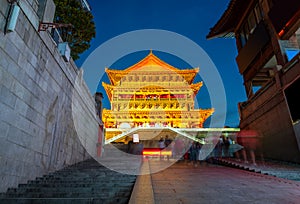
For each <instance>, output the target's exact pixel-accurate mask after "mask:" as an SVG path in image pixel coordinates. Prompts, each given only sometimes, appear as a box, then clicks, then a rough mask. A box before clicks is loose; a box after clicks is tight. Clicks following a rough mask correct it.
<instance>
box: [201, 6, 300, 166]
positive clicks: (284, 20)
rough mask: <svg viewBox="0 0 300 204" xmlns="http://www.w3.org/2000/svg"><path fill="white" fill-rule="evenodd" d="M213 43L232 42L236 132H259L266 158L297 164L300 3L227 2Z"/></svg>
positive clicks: (299, 144)
mask: <svg viewBox="0 0 300 204" xmlns="http://www.w3.org/2000/svg"><path fill="white" fill-rule="evenodd" d="M215 37H222V38H232V37H235V38H236V46H237V49H238V55H237V57H236V62H237V65H238V68H239V72H240V74H241V75H242V76H243V80H244V86H245V91H246V94H247V101H245V102H240V103H239V104H238V107H239V112H240V128H241V129H242V130H243V129H244V130H248V129H252V130H257V131H258V133H259V135H260V136H261V137H262V145H263V146H262V147H263V148H262V149H263V153H264V155H265V156H266V157H269V158H274V159H279V160H286V161H292V162H300V151H299V149H300V106H299V105H300V99H299V98H300V97H299V90H300V62H299V60H300V55H299V50H300V1H298V0H286V1H282V0H247V1H246V0H231V1H230V3H229V5H228V8H227V9H226V11H225V12H224V13H223V15H222V16H221V18H220V19H219V20H218V22H217V23H216V24H215V25H214V26H213V27H212V28H211V30H210V32H209V34H208V36H207V38H208V39H211V38H215Z"/></svg>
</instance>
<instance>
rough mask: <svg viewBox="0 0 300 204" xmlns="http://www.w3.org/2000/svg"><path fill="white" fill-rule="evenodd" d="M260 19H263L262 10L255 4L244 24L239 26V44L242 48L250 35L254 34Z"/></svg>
mask: <svg viewBox="0 0 300 204" xmlns="http://www.w3.org/2000/svg"><path fill="white" fill-rule="evenodd" d="M262 19H263V13H262V9H261V7H260V5H259V4H256V5H255V7H254V8H253V10H251V11H250V13H249V15H248V17H247V18H246V20H245V22H244V24H243V25H242V26H241V30H240V42H241V45H242V47H244V46H245V44H246V42H247V40H248V39H249V35H251V34H252V33H253V32H254V30H255V28H256V26H257V25H258V24H259V23H260V21H261V20H262Z"/></svg>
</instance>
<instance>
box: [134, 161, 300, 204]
mask: <svg viewBox="0 0 300 204" xmlns="http://www.w3.org/2000/svg"><path fill="white" fill-rule="evenodd" d="M162 162H167V161H162ZM143 165H149V168H150V169H151V168H155V166H156V165H159V161H150V162H149V163H147V162H144V164H143ZM146 185H148V186H151V187H152V189H153V191H147V192H143V191H139V187H138V186H135V190H136V192H138V193H139V197H140V198H143V197H144V198H146V197H147V196H148V197H149V195H146V194H147V193H149V192H150V193H153V199H152V200H147V199H144V200H142V199H140V200H136V199H134V195H132V198H131V200H130V201H131V202H130V203H145V201H147V203H157V204H165V203H166V204H169V203H188V204H190V203H197V204H198V203H204V204H205V203H213V204H215V203H222V204H224V203H225V204H226V203H243V204H244V203H264V204H265V203H272V204H273V203H275V204H277V203H280V204H282V203H284V204H285V203H295V204H296V203H299V201H300V183H299V182H296V181H290V180H286V179H282V178H276V177H274V176H269V175H264V174H260V173H255V172H249V171H244V170H240V169H235V168H228V167H224V166H217V165H213V164H207V163H204V164H202V165H200V166H197V167H194V166H193V165H189V164H187V163H184V162H179V163H176V164H174V165H172V166H171V167H169V168H167V169H165V170H163V171H160V172H158V173H154V174H151V175H150V177H149V179H148V182H146V183H144V184H143V183H142V182H140V183H139V186H140V187H142V186H146ZM143 193H145V195H144V196H143Z"/></svg>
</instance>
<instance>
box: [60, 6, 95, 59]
mask: <svg viewBox="0 0 300 204" xmlns="http://www.w3.org/2000/svg"><path fill="white" fill-rule="evenodd" d="M54 3H55V5H56V12H55V17H54V21H55V22H56V23H64V24H72V25H73V26H72V27H61V28H59V29H58V30H59V32H60V35H61V37H62V39H63V41H65V42H68V43H69V46H70V48H71V56H72V58H73V59H74V60H76V59H79V54H81V53H83V52H84V51H85V50H87V49H88V48H89V47H90V41H91V40H92V38H94V37H95V35H96V28H95V24H94V17H93V15H92V14H91V13H90V12H89V11H86V10H84V9H83V8H82V7H81V4H80V3H79V1H77V0H54Z"/></svg>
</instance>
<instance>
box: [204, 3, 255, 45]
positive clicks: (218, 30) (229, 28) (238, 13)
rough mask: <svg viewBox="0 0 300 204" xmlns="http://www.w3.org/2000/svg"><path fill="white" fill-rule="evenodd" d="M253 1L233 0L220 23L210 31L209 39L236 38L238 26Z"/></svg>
mask: <svg viewBox="0 0 300 204" xmlns="http://www.w3.org/2000/svg"><path fill="white" fill-rule="evenodd" d="M250 2H251V0H231V1H230V2H229V4H228V7H227V9H226V11H225V12H224V13H223V15H222V16H221V18H220V19H219V21H218V22H217V23H216V24H215V25H214V27H212V28H211V29H210V32H209V33H208V35H207V36H206V38H207V39H211V38H215V37H234V33H233V31H234V28H235V27H236V26H237V24H238V22H239V20H240V19H241V17H242V15H243V13H244V12H245V10H246V8H247V7H248V5H249V3H250Z"/></svg>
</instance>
